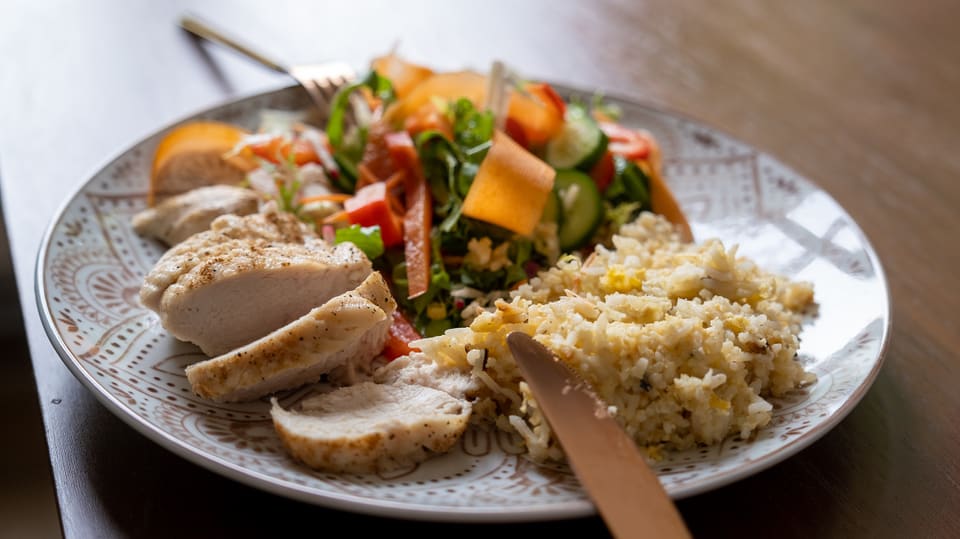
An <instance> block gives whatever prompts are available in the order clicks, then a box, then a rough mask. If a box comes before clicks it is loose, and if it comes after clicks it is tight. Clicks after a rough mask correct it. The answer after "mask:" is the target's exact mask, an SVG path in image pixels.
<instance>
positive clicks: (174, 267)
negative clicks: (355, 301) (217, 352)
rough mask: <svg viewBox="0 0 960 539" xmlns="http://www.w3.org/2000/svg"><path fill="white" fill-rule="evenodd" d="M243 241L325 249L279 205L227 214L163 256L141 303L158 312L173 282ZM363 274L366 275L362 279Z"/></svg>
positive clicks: (145, 282)
mask: <svg viewBox="0 0 960 539" xmlns="http://www.w3.org/2000/svg"><path fill="white" fill-rule="evenodd" d="M240 240H251V242H253V244H254V245H265V244H273V243H297V244H304V245H307V246H318V248H320V249H326V247H324V245H323V241H322V240H321V239H320V238H319V237H318V236H317V235H316V233H314V232H313V231H312V230H311V229H310V228H308V227H307V225H305V224H304V223H302V222H300V220H299V219H297V218H296V217H295V216H294V215H292V214H289V213H285V212H281V211H278V210H277V207H276V204H273V203H271V204H268V205H266V206H264V208H263V209H262V210H261V213H256V214H253V215H246V216H243V217H241V216H237V215H224V216H221V217H218V218H216V219H215V220H214V221H213V223H211V224H210V230H208V231H206V232H201V233H199V234H195V235H193V236H191V237H190V238H189V239H188V240H187V241H183V242H181V243H178V244H177V245H175V246H173V247H172V248H171V249H169V250H168V251H167V252H166V253H164V255H163V256H162V257H160V260H159V261H157V263H156V264H155V265H154V266H153V269H151V270H150V272H149V273H148V274H147V276H146V277H145V278H144V280H143V286H142V287H141V288H140V302H141V303H142V304H143V305H144V306H145V307H146V308H148V309H150V310H152V311H159V310H160V302H161V300H162V299H163V294H164V292H166V291H167V288H168V287H169V286H170V285H172V284H174V283H176V282H177V280H178V279H180V278H181V277H182V276H184V275H186V274H188V273H189V272H190V271H191V270H193V268H194V267H195V266H197V265H198V264H201V263H203V262H204V261H209V260H210V258H211V256H212V253H213V251H215V250H218V249H220V250H229V248H235V249H239V248H242V247H243V245H244V244H243V243H242V242H240ZM225 245H229V246H230V247H226V248H225V247H224V246H225ZM368 273H369V272H368ZM364 277H366V275H364V276H363V277H361V278H360V280H362V279H363V278H364ZM359 282H360V281H359V280H358V281H357V283H359ZM354 286H356V285H354ZM350 288H352V286H351V287H350ZM337 293H339V292H337ZM315 306H316V305H312V306H311V307H315ZM303 312H306V310H304V311H303ZM300 314H303V313H300Z"/></svg>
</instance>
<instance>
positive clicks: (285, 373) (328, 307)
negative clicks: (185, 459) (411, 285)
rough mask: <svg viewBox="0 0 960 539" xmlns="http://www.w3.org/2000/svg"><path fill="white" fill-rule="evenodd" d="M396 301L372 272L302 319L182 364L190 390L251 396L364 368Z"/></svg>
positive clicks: (378, 347) (223, 397) (223, 398)
mask: <svg viewBox="0 0 960 539" xmlns="http://www.w3.org/2000/svg"><path fill="white" fill-rule="evenodd" d="M396 308H397V304H396V303H395V302H394V300H393V296H391V294H390V290H389V289H388V288H387V283H386V282H385V281H384V280H383V277H382V276H381V275H380V274H379V273H377V272H374V273H371V274H370V276H369V277H367V279H366V280H364V282H363V283H362V284H361V285H360V286H358V287H357V288H356V289H355V290H352V291H350V292H347V293H345V294H341V295H339V296H336V297H334V298H333V299H331V300H330V301H327V302H326V303H324V304H323V305H321V306H320V307H317V308H315V309H313V310H311V311H310V312H309V313H307V314H306V315H304V316H302V317H301V318H299V319H297V320H295V321H293V322H291V323H290V324H287V325H286V326H284V327H282V328H280V329H278V330H276V331H274V332H272V333H270V334H269V335H267V336H266V337H263V338H261V339H258V340H256V341H254V342H252V343H250V344H248V345H246V346H242V347H240V348H238V349H236V350H233V351H231V352H229V353H227V354H224V355H222V356H220V357H217V358H214V359H210V360H207V361H201V362H200V363H196V364H194V365H191V366H189V367H187V379H188V380H189V381H190V385H191V386H192V387H193V391H194V392H195V393H196V394H197V395H199V396H201V397H204V398H207V399H212V400H215V401H220V402H232V401H244V400H252V399H256V398H258V397H262V396H264V395H267V394H270V393H273V392H275V391H279V390H281V389H291V388H295V387H299V386H301V385H304V384H308V383H314V382H317V381H319V380H320V378H321V377H322V376H323V375H324V374H327V373H330V372H331V371H333V370H353V369H357V368H360V369H363V368H366V367H367V366H369V364H370V361H371V360H372V359H373V358H375V357H376V356H377V355H379V354H380V352H381V351H382V350H383V345H384V342H385V341H386V338H387V332H388V330H389V328H390V323H391V315H392V314H393V311H394V310H395V309H396Z"/></svg>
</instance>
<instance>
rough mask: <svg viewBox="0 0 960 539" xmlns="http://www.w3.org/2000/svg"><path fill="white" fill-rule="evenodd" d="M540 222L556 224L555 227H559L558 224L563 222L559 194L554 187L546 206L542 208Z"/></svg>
mask: <svg viewBox="0 0 960 539" xmlns="http://www.w3.org/2000/svg"><path fill="white" fill-rule="evenodd" d="M540 222H541V223H557V226H560V223H562V222H563V212H561V211H560V194H559V193H557V188H556V185H554V188H553V190H552V191H550V196H549V197H547V205H546V206H544V207H543V214H542V215H541V216H540Z"/></svg>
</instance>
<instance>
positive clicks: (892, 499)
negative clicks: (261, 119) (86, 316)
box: [0, 0, 960, 537]
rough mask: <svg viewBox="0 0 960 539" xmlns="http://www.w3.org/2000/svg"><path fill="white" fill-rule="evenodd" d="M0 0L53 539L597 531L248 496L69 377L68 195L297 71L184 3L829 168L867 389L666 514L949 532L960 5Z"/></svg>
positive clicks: (3, 101)
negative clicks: (64, 315)
mask: <svg viewBox="0 0 960 539" xmlns="http://www.w3.org/2000/svg"><path fill="white" fill-rule="evenodd" d="M4 7H5V9H4V16H3V17H0V57H2V58H3V59H4V67H3V71H2V76H0V126H2V127H0V172H2V195H3V203H4V212H5V216H6V220H7V225H8V231H9V234H10V241H11V248H12V254H13V258H14V265H15V269H16V274H17V278H18V282H19V289H20V298H21V302H22V304H23V310H24V317H25V323H26V327H27V334H28V339H29V344H30V348H31V352H32V356H33V362H34V370H35V372H36V375H37V376H36V378H37V385H38V390H39V393H40V397H41V401H42V402H41V404H42V409H43V416H44V421H45V425H46V430H47V441H48V444H49V448H50V453H51V463H52V469H53V473H54V478H55V481H56V488H57V494H58V498H59V502H60V509H61V517H62V522H63V528H64V531H65V534H66V535H68V536H78V537H89V536H117V535H134V536H166V535H173V534H174V533H177V532H178V531H179V530H184V529H188V530H189V531H190V532H191V534H197V535H216V536H222V535H227V534H230V535H237V536H248V535H265V534H267V533H271V534H274V535H276V534H277V532H280V533H282V532H284V531H288V530H289V531H294V530H296V529H299V528H301V527H302V526H303V525H304V524H305V523H311V525H315V524H316V523H318V522H319V523H323V524H322V525H323V526H324V527H327V526H330V525H339V524H345V525H348V526H351V527H352V528H353V529H356V530H360V531H372V530H375V529H379V528H383V527H385V526H390V528H391V530H399V531H401V532H410V533H423V532H426V533H431V534H439V533H449V532H451V531H453V532H455V533H473V534H478V533H487V532H493V533H503V532H509V533H523V532H533V533H550V532H553V531H561V530H563V531H567V530H572V531H575V532H580V533H586V534H589V535H598V534H603V533H604V529H603V527H602V524H601V523H600V522H599V520H598V519H583V520H577V521H574V522H572V523H567V522H561V523H539V524H532V525H527V526H515V527H502V526H500V527H481V528H479V529H478V528H467V527H463V526H450V525H436V524H429V525H427V524H419V523H412V522H395V521H385V520H381V519H375V518H369V517H360V516H356V515H351V514H345V513H340V512H335V511H329V510H325V509H321V508H316V507H311V506H305V505H302V504H299V503H296V502H291V501H288V500H286V499H283V498H279V497H275V496H272V495H269V494H265V493H262V492H259V491H255V490H252V489H249V488H246V487H243V486H240V485H238V484H236V483H234V482H232V481H229V480H226V479H223V478H221V477H219V476H215V475H213V474H210V473H208V472H206V471H204V470H202V469H200V468H198V467H196V466H194V465H192V464H190V463H188V462H186V461H183V460H181V459H179V458H177V457H175V456H173V455H172V454H170V453H168V452H166V451H164V450H162V449H161V448H159V447H158V446H156V445H155V444H153V443H151V442H149V441H147V440H146V439H144V438H142V437H141V436H139V435H138V434H136V433H135V432H134V431H133V430H132V429H130V428H129V427H127V426H125V425H123V424H122V423H121V422H120V421H119V420H118V419H116V418H114V417H113V416H112V415H110V414H109V413H108V412H107V411H106V410H105V409H104V408H103V407H102V406H100V405H99V404H98V403H96V401H95V399H94V397H93V396H92V395H91V394H90V393H89V392H87V391H86V390H85V389H83V388H82V387H81V386H80V385H79V383H78V382H77V381H75V380H74V379H73V377H72V376H71V375H70V374H69V372H68V371H67V370H66V368H65V367H63V365H62V364H61V362H60V361H59V359H58V358H57V357H56V355H55V353H54V351H53V350H52V348H51V347H50V345H49V344H48V342H47V340H46V337H45V336H44V334H43V330H42V328H41V326H40V322H39V318H38V315H37V314H36V310H35V309H34V299H33V264H34V258H35V255H36V249H37V247H38V245H39V241H40V237H41V234H42V231H43V228H44V227H45V225H46V223H47V221H48V220H49V219H50V217H51V216H52V215H53V214H54V212H55V210H56V208H57V207H58V206H59V204H60V203H61V202H62V200H63V199H64V197H65V196H66V195H67V193H68V192H69V191H71V190H73V189H75V188H76V187H77V186H78V185H79V183H80V182H81V181H82V179H83V178H84V177H85V176H86V175H87V174H88V173H90V172H92V171H93V170H95V168H96V167H97V165H98V164H100V163H102V162H104V161H105V160H106V158H107V157H108V156H110V155H113V154H116V153H117V152H118V151H119V150H120V149H122V148H123V147H125V146H126V145H128V144H130V143H131V142H132V141H133V140H135V139H137V138H138V137H140V136H142V135H144V134H146V133H148V132H150V131H151V130H153V129H155V128H157V127H158V126H160V125H163V124H165V123H167V122H169V121H171V120H173V119H175V118H177V117H179V116H181V115H183V114H185V113H187V112H190V111H193V110H197V109H199V108H202V107H205V106H208V105H210V104H212V103H214V102H217V101H219V100H222V99H224V98H227V97H229V96H233V95H237V94H245V93H250V92H253V91H256V90H261V89H264V88H267V87H271V86H275V85H278V84H281V83H284V82H285V79H283V78H282V77H279V76H276V75H273V74H271V73H268V72H265V71H262V70H261V69H259V68H258V67H256V66H253V65H251V64H249V63H247V62H245V61H244V60H242V59H240V58H238V57H236V56H235V55H232V54H231V53H229V52H227V51H223V50H219V49H215V48H208V47H205V46H198V45H197V43H195V42H194V41H192V40H191V39H189V38H188V37H187V36H186V35H184V34H183V33H182V32H181V31H180V30H178V29H177V28H176V26H175V24H174V22H175V20H176V17H177V16H178V15H179V13H181V11H182V10H183V9H185V8H187V7H190V9H193V10H195V11H196V12H197V13H198V14H200V15H203V16H205V17H206V18H207V19H211V20H214V21H217V22H218V23H219V24H220V25H222V26H225V27H227V28H231V29H234V30H235V32H236V33H238V34H240V35H242V36H244V37H245V38H246V39H247V40H249V41H250V42H252V43H258V44H262V46H263V48H264V49H266V50H267V51H268V52H270V53H271V54H272V55H273V56H276V57H281V58H286V59H289V60H290V61H291V62H298V61H318V60H323V59H334V58H336V59H344V60H347V61H349V62H351V63H353V64H355V65H358V66H359V65H363V64H364V62H365V61H366V60H367V59H368V58H369V57H370V56H372V55H374V54H377V53H379V52H382V51H384V50H386V49H388V48H389V47H390V46H391V45H392V43H393V42H394V41H395V40H396V39H398V38H399V39H400V40H401V51H402V52H404V53H405V54H406V55H408V56H410V57H411V58H412V59H414V60H418V61H422V62H425V63H429V64H432V65H436V66H439V67H443V68H456V67H461V66H464V65H467V66H480V67H482V66H485V65H488V64H489V62H490V61H491V60H493V59H495V58H503V59H508V60H509V61H510V62H511V64H512V65H514V66H516V68H518V69H520V70H521V71H523V72H525V73H529V74H530V76H531V77H535V78H547V79H552V80H557V81H559V82H565V83H569V84H572V85H577V86H585V87H599V88H604V89H607V90H609V91H610V92H611V93H616V94H620V95H625V96H631V97H634V98H639V99H642V100H645V101H651V102H655V103H658V104H661V105H664V106H666V107H669V108H671V109H675V110H679V111H683V112H684V113H687V114H690V115H692V116H694V117H697V118H700V119H702V120H704V121H706V122H707V123H710V124H713V125H716V126H718V127H720V128H722V129H725V130H726V131H728V132H731V133H732V134H734V135H736V136H738V137H740V138H742V139H744V140H746V141H747V142H750V143H752V144H755V145H757V146H759V147H761V148H763V149H764V150H766V151H768V152H770V153H772V154H774V155H777V156H779V157H780V158H781V159H782V160H783V161H785V162H786V163H788V164H789V165H791V166H793V167H794V168H796V169H797V170H798V171H800V172H801V173H803V174H804V175H806V176H808V177H810V178H812V179H814V180H815V181H817V182H818V183H819V184H820V185H821V186H823V187H824V189H826V190H827V191H828V192H829V193H830V194H831V195H833V196H834V197H835V198H836V199H837V200H838V201H839V202H840V203H841V204H842V205H843V206H844V207H845V208H846V209H847V210H848V211H849V212H850V214H851V215H852V216H853V217H854V218H855V219H856V220H857V222H858V223H859V224H860V225H861V227H862V228H863V230H864V232H865V233H866V234H867V236H868V237H869V238H870V240H871V241H872V242H873V244H874V246H875V247H876V249H877V251H878V253H879V255H880V258H881V260H882V262H883V265H884V268H885V270H886V273H887V277H888V280H889V283H890V290H891V293H892V297H893V305H894V321H893V337H892V340H891V342H890V346H889V350H888V354H887V359H886V364H885V366H884V368H883V370H882V371H881V373H880V376H879V378H878V380H877V382H876V384H875V386H874V387H873V389H871V391H870V392H869V393H868V394H867V396H866V397H865V398H864V400H863V401H862V403H861V404H860V405H859V406H858V407H857V408H856V409H855V410H854V411H853V412H852V414H851V415H850V416H849V417H848V418H847V419H846V420H844V421H843V422H842V423H841V424H840V425H839V426H838V427H837V428H835V429H834V430H832V431H831V432H830V433H829V434H827V435H826V436H825V437H824V438H823V439H822V440H820V441H819V442H817V443H815V444H814V445H813V446H812V447H810V448H809V449H807V450H805V451H804V452H802V453H801V454H799V455H798V456H796V457H794V458H791V459H789V460H788V461H786V462H784V463H782V464H779V465H777V466H775V467H773V468H771V469H770V470H767V471H765V472H763V473H760V474H758V475H756V476H754V477H751V478H749V479H746V480H743V481H740V482H738V483H736V484H734V485H731V486H728V487H726V488H723V489H720V490H718V491H715V492H712V493H708V494H704V495H701V496H697V497H694V498H692V499H689V500H684V501H682V502H681V503H680V504H679V505H680V509H681V511H682V513H683V516H684V518H685V519H686V521H687V523H688V525H689V526H690V528H691V531H692V532H693V533H694V534H695V535H696V536H710V537H712V536H733V535H747V536H755V537H768V536H790V537H850V536H864V537H867V536H869V537H904V536H915V537H950V536H954V537H955V536H958V535H960V515H958V512H957V511H956V509H957V507H960V486H958V482H960V452H958V451H957V449H956V448H957V447H958V446H960V423H958V421H957V418H958V417H960V395H958V392H957V390H956V387H957V382H958V378H960V362H958V361H957V350H958V349H960V316H958V315H957V313H958V312H960V294H957V293H956V291H955V287H954V280H953V278H954V276H955V274H956V268H958V267H960V241H958V240H957V239H956V238H954V237H953V235H954V233H955V232H956V231H958V230H960V212H958V210H957V208H958V207H960V181H957V178H958V177H960V153H958V152H957V151H956V146H957V144H958V142H960V106H957V95H960V62H958V61H957V59H958V58H960V33H958V32H957V31H956V29H955V27H956V21H957V20H958V17H960V6H958V4H957V3H956V2H950V1H946V0H930V1H925V2H922V3H920V2H901V1H896V0H879V1H868V0H850V1H847V2H833V1H830V0H811V1H808V2H779V3H769V2H760V1H755V2H751V1H746V0H734V1H727V2H683V3H678V2H669V1H640V2H637V1H628V0H609V1H603V2H590V3H587V2H582V3H574V2H548V1H545V0H544V1H536V2H522V3H521V2H515V3H514V2H507V1H505V0H503V1H493V2H483V3H466V2H457V3H442V4H441V3H439V2H436V3H433V2H425V1H421V2H407V3H404V4H402V6H401V5H398V4H394V3H388V2H365V3H362V4H360V3H356V2H327V3H319V2H318V3H306V2H304V3H294V2H286V1H281V2H271V3H269V5H268V4H265V3H262V2H243V3H233V2H227V1H226V0H222V1H221V0H215V1H208V2H200V3H190V2H187V1H185V0H184V1H174V2H164V3H160V2H151V3H146V2H144V3H132V2H121V1H119V0H101V1H98V2H90V3H86V2H85V3H71V2H48V3H43V4H41V3H35V2H26V1H14V2H6V3H5V4H4ZM55 399H56V400H57V402H59V404H53V402H54V400H55ZM184 486H189V488H186V489H184V488H183V487H184ZM237 515H243V518H242V519H240V518H237ZM315 529H316V528H315Z"/></svg>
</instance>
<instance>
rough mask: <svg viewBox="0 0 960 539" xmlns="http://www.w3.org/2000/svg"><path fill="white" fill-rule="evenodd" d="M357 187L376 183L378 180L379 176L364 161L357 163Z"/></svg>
mask: <svg viewBox="0 0 960 539" xmlns="http://www.w3.org/2000/svg"><path fill="white" fill-rule="evenodd" d="M357 173H358V174H357V187H356V189H357V190H359V189H360V188H361V187H365V186H367V185H370V184H371V183H377V182H378V181H380V178H378V177H377V175H376V174H374V173H373V171H372V170H370V167H369V166H367V164H366V163H360V164H359V165H357Z"/></svg>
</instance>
